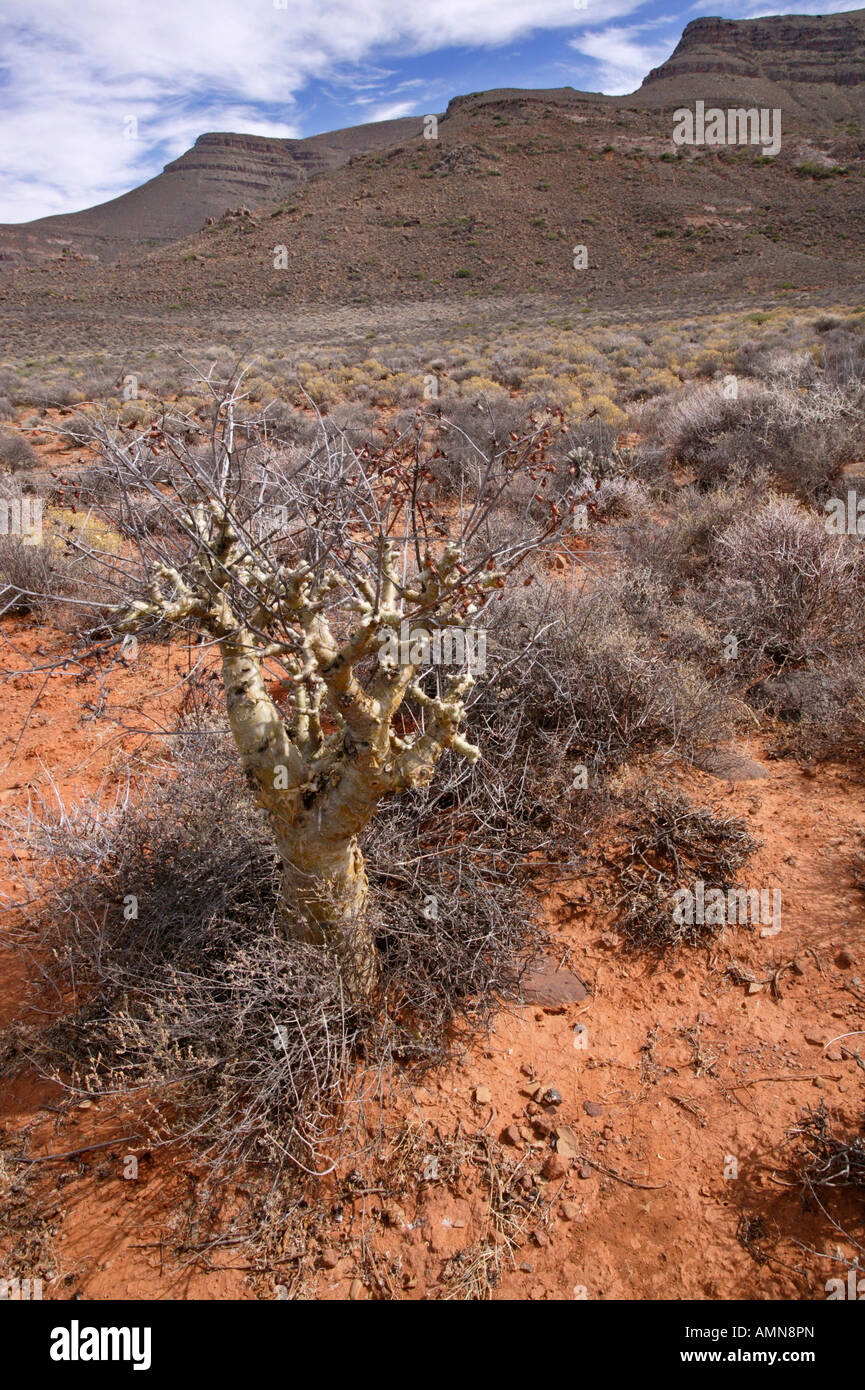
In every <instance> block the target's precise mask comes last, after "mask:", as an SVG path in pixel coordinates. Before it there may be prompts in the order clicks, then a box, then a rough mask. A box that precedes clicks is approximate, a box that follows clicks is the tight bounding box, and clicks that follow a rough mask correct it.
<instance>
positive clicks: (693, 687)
mask: <svg viewBox="0 0 865 1390" xmlns="http://www.w3.org/2000/svg"><path fill="white" fill-rule="evenodd" d="M643 603H644V595H643V593H642V592H641V589H640V583H639V576H637V577H635V576H633V575H631V574H628V573H627V572H625V571H617V572H614V573H613V574H612V575H610V576H605V577H603V578H601V577H599V576H594V575H593V576H591V577H589V578H587V579H585V580H584V581H583V583H582V584H581V585H578V586H576V587H574V588H570V589H569V588H566V587H565V586H564V585H563V584H561V583H559V584H557V585H555V586H553V587H550V588H549V590H547V591H546V592H545V593H544V592H541V593H539V592H538V589H537V587H532V588H530V589H523V590H522V591H517V592H516V593H515V594H514V595H513V596H509V597H508V598H506V599H505V600H504V602H503V603H502V604H501V605H500V609H499V612H498V613H497V614H496V616H495V618H494V619H493V623H492V626H491V631H490V641H491V643H492V644H494V649H495V650H497V651H500V652H501V653H502V658H503V665H504V668H505V674H503V675H502V676H501V677H498V676H497V678H496V682H495V685H494V687H493V688H494V690H495V692H496V697H497V703H496V706H495V710H494V711H492V713H493V718H495V719H501V720H506V719H507V710H508V708H509V705H508V701H509V700H511V701H513V702H514V703H515V704H516V707H517V708H518V709H519V718H520V727H521V729H522V730H523V738H524V739H526V740H527V739H528V738H529V737H532V738H534V739H536V740H538V741H540V742H542V743H543V744H544V745H545V747H546V749H547V755H548V757H549V758H550V760H551V761H553V762H554V763H555V764H556V765H557V766H558V768H559V769H560V773H559V775H560V778H561V779H562V788H565V787H567V786H568V784H569V782H571V781H573V770H572V769H571V771H570V772H569V771H568V769H569V766H570V764H571V763H576V764H585V765H586V766H587V767H588V768H589V769H590V774H591V776H592V779H593V780H594V778H596V777H597V778H602V777H603V776H604V775H605V774H607V773H609V772H610V771H612V770H613V769H615V768H616V767H619V766H620V765H621V764H622V763H624V762H626V761H628V760H630V759H632V758H633V757H635V756H637V755H640V754H647V753H653V754H655V755H657V756H659V757H661V758H662V759H667V760H671V759H674V758H684V759H685V760H688V759H691V758H692V757H693V756H694V754H695V752H696V751H697V750H698V749H700V748H703V747H706V746H714V744H716V743H717V742H719V741H722V740H723V739H724V738H725V737H727V736H728V734H729V730H730V718H729V714H728V711H727V709H726V701H725V696H724V693H723V691H721V690H719V689H716V688H715V687H714V686H713V685H712V683H711V682H710V681H708V680H707V679H706V678H705V676H703V674H702V673H701V671H700V669H699V667H698V666H697V664H696V663H695V662H693V661H688V660H681V659H678V658H671V656H670V654H669V653H668V652H667V651H666V650H665V649H664V648H663V647H662V646H661V644H660V643H658V641H657V640H656V639H655V637H654V636H653V634H652V632H651V630H650V628H651V625H650V624H649V623H647V622H646V620H645V614H644V613H643V611H642V609H641V605H642V604H643ZM530 639H531V646H530V648H529V653H528V655H527V658H526V659H525V660H523V659H521V658H518V653H519V652H520V651H521V650H522V649H523V648H524V647H525V646H526V643H527V641H529V640H530ZM508 651H510V653H511V658H512V660H511V663H510V665H508V662H507V659H506V658H505V653H506V652H508ZM508 680H509V681H510V683H511V693H510V695H508V692H507V690H506V689H504V688H503V686H504V683H505V681H508ZM501 697H504V698H501Z"/></svg>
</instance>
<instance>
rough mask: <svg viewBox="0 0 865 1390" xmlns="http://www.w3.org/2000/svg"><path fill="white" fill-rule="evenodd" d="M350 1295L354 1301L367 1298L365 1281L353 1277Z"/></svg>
mask: <svg viewBox="0 0 865 1390" xmlns="http://www.w3.org/2000/svg"><path fill="white" fill-rule="evenodd" d="M348 1296H349V1298H350V1299H351V1301H352V1302H353V1303H358V1302H359V1301H361V1300H362V1299H364V1298H366V1289H365V1288H364V1286H363V1283H362V1281H361V1280H360V1279H352V1281H351V1288H350V1289H349V1291H348Z"/></svg>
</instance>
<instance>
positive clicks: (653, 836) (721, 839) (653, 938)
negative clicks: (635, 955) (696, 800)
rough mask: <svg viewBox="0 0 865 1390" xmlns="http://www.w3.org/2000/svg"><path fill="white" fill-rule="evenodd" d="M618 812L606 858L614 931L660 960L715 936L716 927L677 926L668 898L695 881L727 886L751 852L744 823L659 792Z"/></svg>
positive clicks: (654, 789) (641, 794)
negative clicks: (611, 866) (612, 878)
mask: <svg viewBox="0 0 865 1390" xmlns="http://www.w3.org/2000/svg"><path fill="white" fill-rule="evenodd" d="M620 806H621V807H622V809H623V811H624V815H623V818H622V821H621V826H620V830H619V834H618V839H617V842H615V843H614V845H613V848H612V851H611V854H610V858H611V859H613V860H614V861H615V864H616V871H617V878H618V886H619V888H620V889H621V890H622V891H621V892H620V893H619V896H618V897H617V898H616V899H615V901H614V902H613V903H612V911H613V912H614V913H615V914H617V916H616V922H615V925H616V929H617V930H618V931H619V932H620V933H621V934H622V936H623V937H624V938H625V940H626V941H627V942H628V943H629V945H631V946H633V947H635V948H636V949H639V950H657V951H662V952H664V951H669V950H671V949H673V948H674V947H677V946H679V945H682V944H683V943H684V944H688V945H692V946H697V945H701V944H704V943H706V942H707V941H709V940H711V939H712V938H713V937H715V936H717V935H718V934H719V933H720V931H721V927H720V926H717V925H714V924H712V923H699V922H694V923H687V922H679V921H677V920H676V917H675V915H674V902H673V898H674V894H675V893H676V890H677V889H680V888H692V887H693V885H694V883H696V882H697V881H698V880H701V881H702V882H704V883H705V884H706V886H707V887H709V886H711V887H717V888H721V889H722V890H723V891H726V890H727V889H728V888H730V887H732V886H733V885H734V884H735V882H736V878H737V875H738V873H739V871H740V869H741V868H742V867H743V866H744V865H745V864H746V863H747V862H748V860H749V859H750V857H751V855H752V854H753V853H754V852H755V850H756V849H757V848H758V842H757V841H756V840H755V839H754V838H753V836H752V835H751V834H750V832H749V831H748V829H747V826H746V825H745V822H744V821H743V820H741V819H740V818H739V817H738V816H730V815H725V814H724V813H723V812H722V811H720V810H719V809H717V808H715V807H711V806H695V805H694V804H693V803H692V802H690V801H689V800H688V799H687V798H686V797H685V796H684V795H683V794H682V793H681V792H679V791H677V790H668V789H666V788H663V787H659V786H650V787H648V788H646V789H645V790H638V791H631V792H629V793H626V794H625V796H624V797H623V798H622V800H621V801H620Z"/></svg>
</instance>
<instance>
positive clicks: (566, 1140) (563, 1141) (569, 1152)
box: [556, 1125, 580, 1160]
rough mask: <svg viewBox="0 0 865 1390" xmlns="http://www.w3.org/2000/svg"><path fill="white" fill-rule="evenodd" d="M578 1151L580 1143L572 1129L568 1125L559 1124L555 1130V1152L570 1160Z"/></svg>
mask: <svg viewBox="0 0 865 1390" xmlns="http://www.w3.org/2000/svg"><path fill="white" fill-rule="evenodd" d="M579 1152H580V1145H579V1141H578V1139H577V1136H576V1134H575V1132H574V1130H572V1129H571V1127H570V1125H559V1127H558V1129H557V1130H556V1153H558V1154H561V1156H562V1158H564V1159H567V1160H570V1159H572V1158H576V1157H577V1156H578V1154H579Z"/></svg>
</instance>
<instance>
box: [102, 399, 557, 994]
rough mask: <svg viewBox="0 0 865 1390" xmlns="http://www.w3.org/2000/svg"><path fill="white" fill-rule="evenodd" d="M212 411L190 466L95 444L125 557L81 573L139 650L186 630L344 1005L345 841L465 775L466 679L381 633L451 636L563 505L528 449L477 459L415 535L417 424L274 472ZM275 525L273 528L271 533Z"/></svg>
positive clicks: (347, 929)
mask: <svg viewBox="0 0 865 1390" xmlns="http://www.w3.org/2000/svg"><path fill="white" fill-rule="evenodd" d="M233 406H234V398H233V397H231V398H229V399H226V400H223V401H222V402H221V404H220V411H219V419H220V426H219V430H218V431H217V433H216V434H215V436H214V441H213V447H212V452H211V455H210V457H209V459H208V461H206V462H204V463H202V462H201V460H200V458H199V457H197V456H196V455H195V454H194V453H193V452H192V451H190V450H189V448H187V447H186V446H185V445H183V444H181V443H180V442H179V441H178V440H176V439H172V438H169V437H168V436H167V435H166V434H164V433H163V432H162V431H161V430H160V429H158V428H157V427H155V426H154V427H152V428H151V431H150V433H149V434H148V435H146V436H142V437H139V438H138V439H137V440H134V441H133V442H132V443H129V442H128V437H127V439H122V438H121V437H120V436H118V435H117V434H112V433H111V432H110V431H105V432H104V433H103V437H102V444H103V450H104V452H105V456H106V459H107V460H108V462H109V464H110V465H111V466H112V467H113V468H114V470H115V472H116V479H117V482H118V485H119V488H120V491H121V493H122V496H123V499H124V505H123V507H121V508H120V513H121V514H120V515H118V516H117V517H115V518H114V521H113V524H114V525H115V526H116V527H117V528H118V529H120V530H121V533H122V534H124V535H125V536H126V537H128V538H129V539H130V540H131V541H134V543H135V546H136V549H137V551H138V554H139V557H140V563H139V564H138V565H137V566H135V567H131V566H130V562H129V561H128V560H127V559H126V558H124V559H122V560H120V561H118V559H117V557H107V556H101V557H99V558H100V559H101V561H102V563H103V565H104V566H105V568H106V569H107V570H108V571H109V573H110V575H111V579H112V582H113V583H115V584H119V585H121V586H122V588H123V590H124V591H125V593H126V597H125V598H124V599H123V600H122V601H121V602H120V603H118V604H117V605H115V607H114V617H113V621H114V622H115V624H116V626H117V628H118V630H119V632H120V633H133V632H134V633H137V634H139V638H140V637H141V635H142V634H146V633H153V634H155V633H158V632H161V633H165V634H170V633H172V632H173V633H175V634H178V635H180V634H183V635H185V636H187V637H188V636H189V634H190V633H192V632H195V633H197V634H198V637H199V640H200V642H201V644H202V653H206V652H212V651H213V650H214V649H215V651H216V652H217V653H218V655H219V660H220V666H221V675H222V683H223V687H224V692H225V701H226V706H227V712H228V720H229V724H230V729H231V733H232V735H233V738H234V742H235V744H236V746H237V749H238V752H239V755H240V758H241V760H242V763H243V767H244V769H245V772H246V775H247V778H248V781H249V784H250V787H251V788H252V790H253V791H254V794H255V796H256V798H257V800H258V803H259V805H260V806H261V807H262V808H263V809H264V811H265V812H266V814H267V817H268V821H269V825H270V830H271V833H272V835H273V839H274V844H275V848H276V852H277V854H278V857H279V862H280V864H281V868H282V901H283V907H284V918H285V923H286V930H287V931H290V932H291V933H292V934H294V935H296V936H300V937H302V938H303V939H305V940H308V941H311V942H314V943H321V944H328V945H332V946H335V947H336V948H337V950H338V952H339V955H340V958H341V960H342V965H343V974H344V978H345V981H346V988H347V991H348V993H349V995H350V996H352V997H353V998H354V999H356V1000H357V999H366V998H368V997H369V995H370V993H371V991H372V989H373V986H374V983H375V978H376V956H375V947H374V941H373V936H372V932H371V929H370V927H369V925H368V923H367V922H366V920H365V916H364V908H365V903H366V898H367V878H366V873H365V870H364V862H363V856H362V853H361V849H360V843H359V837H360V835H361V833H362V832H363V830H364V828H365V827H366V826H367V825H368V824H369V822H370V820H371V819H372V817H373V816H374V815H375V813H376V810H377V808H378V807H379V805H380V804H381V802H382V801H383V800H384V799H385V798H387V797H391V796H395V795H399V794H401V793H404V792H407V791H409V790H411V789H412V788H414V787H418V786H422V785H424V784H425V783H427V782H429V781H430V779H431V778H432V776H433V773H434V771H435V767H436V764H437V762H438V761H439V759H440V758H441V757H442V756H443V755H444V754H445V753H447V752H452V753H455V754H457V755H458V756H460V757H463V758H465V759H467V760H468V761H469V762H474V761H476V760H477V759H478V758H479V757H480V750H479V749H478V748H476V747H475V746H473V745H472V744H471V743H470V742H468V741H467V739H466V738H465V737H464V734H463V723H464V719H465V713H466V698H467V695H468V692H469V690H470V688H471V686H472V683H473V679H474V677H473V674H472V670H471V662H470V661H468V660H467V665H466V668H465V669H459V668H457V669H455V670H453V671H451V672H445V671H442V670H441V669H437V668H436V667H427V668H425V669H424V652H423V651H421V650H418V649H417V644H412V643H409V644H408V649H406V646H405V644H403V643H401V641H400V634H402V633H405V632H406V631H409V632H411V631H412V627H413V625H414V624H415V623H420V624H422V625H423V627H424V629H425V630H427V631H431V630H433V629H447V630H448V631H449V632H450V634H451V638H452V639H453V635H454V634H455V633H459V634H460V636H462V635H463V634H469V633H471V632H473V631H474V630H475V629H476V628H477V624H478V619H479V617H480V616H481V614H482V613H483V612H484V610H485V608H486V607H487V605H488V604H489V602H490V600H491V599H492V598H493V597H495V596H496V595H498V594H499V593H500V592H501V590H502V589H503V588H504V587H505V584H506V582H507V579H508V577H509V575H510V574H511V573H512V571H513V570H514V568H515V566H516V565H517V564H518V563H519V562H520V561H521V560H524V559H525V558H526V557H527V556H528V555H530V554H531V553H532V552H533V551H535V550H537V548H538V546H539V545H540V544H541V543H542V542H543V541H544V540H545V539H546V538H548V537H550V536H551V535H552V534H554V533H555V532H557V531H558V530H559V529H560V528H561V527H562V525H563V524H564V522H565V520H566V513H567V506H568V503H567V502H566V501H563V500H562V499H561V498H560V499H559V501H558V502H550V501H547V500H546V499H545V495H544V487H545V486H546V483H547V481H548V477H547V475H548V473H549V471H550V470H551V465H548V464H546V463H545V454H544V450H545V447H546V442H547V440H548V437H549V430H548V429H547V430H544V429H543V428H537V429H535V430H533V431H532V433H531V434H530V435H528V436H526V437H525V438H522V439H519V438H517V437H516V436H513V437H511V439H510V440H509V441H508V442H507V444H506V445H504V446H501V445H495V446H494V447H493V449H492V451H491V452H490V453H489V454H487V455H481V454H478V459H477V476H476V479H475V484H474V486H473V487H472V488H471V497H470V500H468V499H465V500H463V502H462V503H461V504H460V506H459V508H458V512H457V515H456V516H452V517H449V518H447V519H445V518H444V517H442V516H439V515H435V516H434V515H433V510H432V505H431V502H430V497H429V491H428V488H427V484H428V482H430V481H432V477H431V475H430V474H429V473H428V472H427V471H426V470H425V467H424V464H423V461H422V455H423V447H422V443H421V436H422V429H423V426H422V423H421V421H420V418H419V419H418V421H417V422H416V424H415V426H413V427H412V429H411V430H410V431H409V432H408V434H407V435H406V436H404V437H403V438H401V439H399V440H398V441H396V443H394V444H392V445H390V446H388V447H387V448H386V449H383V450H380V451H379V452H378V453H372V452H371V451H370V450H369V449H365V450H361V451H358V452H357V453H356V452H355V451H353V450H350V449H348V448H347V446H346V444H345V440H344V439H340V440H339V441H337V442H335V441H334V440H333V439H331V438H330V437H329V436H328V435H327V433H326V432H325V434H324V436H323V443H322V445H320V446H319V448H318V450H316V451H315V452H314V453H313V454H312V455H310V456H309V457H308V458H307V459H306V460H305V461H304V462H303V463H301V464H300V465H299V466H298V465H297V463H296V462H295V461H294V456H292V463H291V465H290V467H289V470H288V471H285V470H284V467H283V459H282V456H281V455H279V454H278V453H275V452H273V451H270V452H267V453H266V455H261V454H260V445H256V446H255V447H253V444H252V443H250V442H249V440H247V441H246V442H245V443H244V445H243V446H242V447H241V445H239V444H238V441H237V439H236V431H235V428H234V423H233ZM255 448H259V455H258V456H257V455H256V453H255ZM526 475H528V476H529V477H531V478H533V479H535V480H536V482H535V486H534V487H531V488H529V489H528V497H527V500H524V501H523V502H522V503H520V504H519V505H520V506H521V508H522V511H523V518H522V520H518V521H517V524H516V525H515V527H514V529H513V531H512V533H511V534H512V536H515V537H516V538H515V539H510V540H507V539H506V540H504V541H500V542H498V543H496V544H494V543H492V542H491V541H490V539H489V535H490V532H489V529H488V519H489V511H490V507H491V506H492V504H493V503H495V504H496V506H498V507H500V506H501V504H502V500H503V497H505V495H506V494H507V493H508V491H509V489H511V485H512V484H513V482H514V481H515V479H516V478H517V477H518V476H519V477H520V479H521V481H522V483H523V487H522V492H521V496H522V497H523V498H524V499H526V488H525V483H524V480H525V477H526ZM167 476H170V477H171V484H170V486H166V483H165V481H164V478H165V477H167ZM154 478H155V479H157V480H158V481H154ZM275 515H279V516H284V517H285V518H286V522H287V524H286V525H285V526H283V527H277V528H274V526H273V525H272V522H271V519H272V518H273V517H274V516H275ZM262 518H264V519H265V524H264V525H262V524H261V523H262ZM133 568H134V573H135V576H136V581H135V583H134V584H133V585H130V582H129V581H130V574H131V572H132V570H133ZM136 590H137V592H136ZM451 645H452V646H453V641H452V642H451ZM465 650H466V644H465V643H464V654H465ZM472 654H473V652H472V651H469V652H468V655H469V657H470V656H471V655H472ZM276 681H279V682H281V685H280V690H281V691H283V692H286V694H287V698H286V701H285V705H284V707H280V704H279V703H278V701H279V698H280V696H279V695H278V694H276V693H275V690H274V685H275V682H276Z"/></svg>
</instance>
